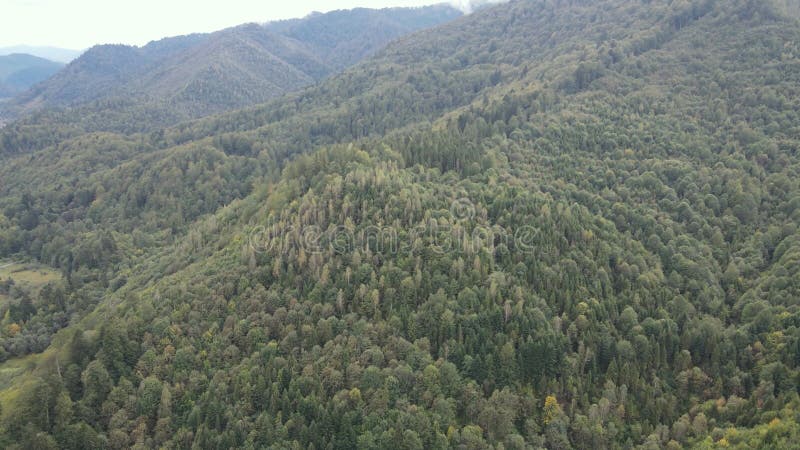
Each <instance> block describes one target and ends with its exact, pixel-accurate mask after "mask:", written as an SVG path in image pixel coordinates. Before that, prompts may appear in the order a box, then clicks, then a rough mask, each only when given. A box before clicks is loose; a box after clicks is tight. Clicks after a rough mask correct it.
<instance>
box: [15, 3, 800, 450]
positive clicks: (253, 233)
mask: <svg viewBox="0 0 800 450" xmlns="http://www.w3.org/2000/svg"><path fill="white" fill-rule="evenodd" d="M797 12H798V2H797V1H795V0H789V1H787V0H774V1H773V0H766V1H764V0H759V1H754V0H695V1H683V2H677V1H669V0H648V1H641V0H592V1H589V0H585V1H581V0H548V1H544V0H542V1H539V0H524V1H523V0H520V1H512V2H510V3H508V4H504V5H500V6H495V7H491V8H487V9H483V10H480V11H478V12H475V13H474V14H471V15H469V16H467V17H464V18H462V19H459V20H456V21H454V22H451V23H449V24H445V25H443V26H439V27H437V28H434V29H430V30H426V31H422V32H419V33H415V34H413V35H411V36H408V37H406V38H403V39H401V40H400V41H397V42H395V43H393V44H392V45H390V46H389V47H387V48H386V49H384V50H382V51H380V52H379V53H378V54H376V55H374V56H373V57H371V58H369V59H368V60H366V61H364V62H363V63H362V64H360V65H359V66H358V67H356V68H352V69H349V70H345V71H344V72H343V73H341V74H339V75H336V76H332V77H330V78H329V79H327V80H325V81H324V82H321V83H319V84H317V85H315V86H313V87H311V88H309V89H306V90H304V91H301V92H298V93H294V94H290V95H288V96H284V97H282V98H279V99H275V100H272V101H270V102H268V103H265V104H262V105H258V106H254V107H251V108H248V109H244V110H240V111H236V112H230V113H226V114H222V115H216V116H213V117H208V118H204V119H201V120H197V121H193V122H188V123H184V124H181V125H179V126H174V127H167V128H163V129H160V130H156V131H152V132H150V131H148V132H147V133H142V134H135V133H134V134H128V135H124V134H115V133H109V132H92V133H83V134H80V133H79V131H80V129H79V128H77V127H75V125H74V122H69V123H66V124H64V123H63V122H62V123H61V125H58V123H59V122H50V123H51V124H53V123H55V124H56V126H53V127H51V128H50V134H49V135H48V134H46V133H45V132H43V127H41V126H37V124H36V123H35V122H34V121H33V120H34V119H35V118H34V119H30V120H28V121H25V122H19V123H16V124H11V125H9V126H7V127H6V128H5V129H4V130H3V135H2V140H0V145H2V149H1V150H0V155H2V156H0V179H2V180H3V183H2V184H0V212H2V213H1V215H0V255H2V256H3V257H4V258H8V259H10V260H19V259H24V258H33V259H36V260H38V261H39V262H41V263H45V264H48V265H50V266H52V267H54V268H58V269H59V270H60V271H61V272H62V274H63V279H62V280H61V281H58V282H50V283H48V284H46V285H45V286H44V287H42V288H40V289H38V290H35V289H31V288H26V287H25V286H19V285H17V284H16V283H14V282H13V280H12V281H5V282H4V283H3V284H1V285H0V287H2V290H0V313H3V315H2V317H3V321H2V324H1V325H2V328H0V333H2V335H1V337H2V341H1V342H0V343H2V348H3V351H4V352H5V354H4V355H3V357H4V358H8V361H7V362H6V363H5V364H4V365H3V366H2V367H0V402H2V411H3V415H2V422H0V424H2V425H1V426H2V439H3V441H0V445H3V446H4V447H6V448H36V449H47V448H87V447H88V448H187V449H190V448H224V449H228V448H343V449H344V448H347V449H350V448H376V449H378V448H414V449H422V448H470V449H471V448H474V449H483V448H498V449H499V448H506V449H508V448H519V449H523V448H551V449H562V448H643V449H645V448H646V449H650V448H653V449H656V448H670V449H671V448H727V447H732V448H742V449H749V448H765V449H783V448H796V447H797V442H799V439H800V426H798V420H800V419H798V413H799V412H800V398H798V382H799V381H800V372H798V364H800V329H799V328H798V326H800V310H799V309H798V308H799V307H800V303H798V299H800V230H798V220H799V219H800V181H798V180H800V177H798V175H800V155H798V150H800V22H798V15H797ZM282 26H290V24H283V25H282ZM126 114H133V113H130V112H128V113H126ZM39 117H41V118H43V119H42V120H45V119H47V117H48V116H47V115H46V114H43V115H40V116H39ZM95 118H96V116H86V117H85V118H84V120H87V121H90V120H94V119H95ZM31 180H36V182H35V183H32V182H31ZM0 266H2V264H0ZM0 281H2V280H0Z"/></svg>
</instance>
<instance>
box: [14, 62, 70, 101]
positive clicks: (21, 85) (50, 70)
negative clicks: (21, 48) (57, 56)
mask: <svg viewBox="0 0 800 450" xmlns="http://www.w3.org/2000/svg"><path fill="white" fill-rule="evenodd" d="M62 67H63V64H61V63H57V62H53V61H49V60H46V59H43V58H38V57H36V56H32V55H26V54H19V53H14V54H10V55H4V56H0V99H2V98H7V97H12V96H14V95H16V94H19V93H20V92H23V91H25V90H27V89H28V88H30V87H31V86H33V85H34V84H36V83H39V82H40V81H44V80H46V79H47V78H49V77H50V76H52V75H53V74H54V73H56V72H58V71H59V70H60V69H61V68H62Z"/></svg>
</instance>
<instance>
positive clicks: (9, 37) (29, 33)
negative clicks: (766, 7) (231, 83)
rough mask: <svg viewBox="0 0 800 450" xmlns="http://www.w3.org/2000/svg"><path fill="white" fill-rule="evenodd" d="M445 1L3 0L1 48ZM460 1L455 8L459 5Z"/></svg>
mask: <svg viewBox="0 0 800 450" xmlns="http://www.w3.org/2000/svg"><path fill="white" fill-rule="evenodd" d="M443 1H446V0H277V1H276V0H223V1H213V2H212V1H208V0H135V1H131V0H0V3H1V4H2V6H0V47H8V46H12V45H21V44H25V45H36V46H45V45H49V46H55V47H62V48H70V49H75V50H82V49H85V48H88V47H91V46H92V45H95V44H132V45H144V44H146V43H147V42H149V41H152V40H156V39H160V38H162V37H167V36H178V35H182V34H189V33H195V32H208V31H216V30H219V29H222V28H227V27H230V26H233V25H239V24H242V23H246V22H268V21H270V20H277V19H289V18H294V17H303V16H305V15H307V14H308V13H310V12H313V11H321V12H326V11H331V10H335V9H350V8H355V7H359V6H363V7H368V8H382V7H388V6H421V5H429V4H434V3H440V2H443ZM459 1H460V0H457V1H453V2H451V3H458V2H459Z"/></svg>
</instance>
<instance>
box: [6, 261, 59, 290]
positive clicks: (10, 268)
mask: <svg viewBox="0 0 800 450" xmlns="http://www.w3.org/2000/svg"><path fill="white" fill-rule="evenodd" d="M8 278H11V279H12V280H14V283H16V284H17V285H20V286H22V287H28V288H33V289H37V288H39V287H41V286H44V285H45V284H47V283H49V282H51V281H57V280H60V279H61V273H59V272H58V271H57V270H54V269H52V268H50V267H47V266H43V265H41V264H34V263H18V262H13V261H0V280H6V279H8Z"/></svg>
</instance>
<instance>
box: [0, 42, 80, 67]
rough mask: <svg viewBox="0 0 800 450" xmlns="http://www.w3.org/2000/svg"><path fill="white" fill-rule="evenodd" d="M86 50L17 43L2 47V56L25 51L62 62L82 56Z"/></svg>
mask: <svg viewBox="0 0 800 450" xmlns="http://www.w3.org/2000/svg"><path fill="white" fill-rule="evenodd" d="M83 52H84V50H71V49H66V48H58V47H41V46H33V45H15V46H13V47H2V48H0V56H5V55H13V54H15V53H23V54H26V55H33V56H38V57H39V58H44V59H49V60H50V61H56V62H60V63H64V64H66V63H68V62H71V61H72V60H73V59H75V58H77V57H79V56H81V53H83Z"/></svg>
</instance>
